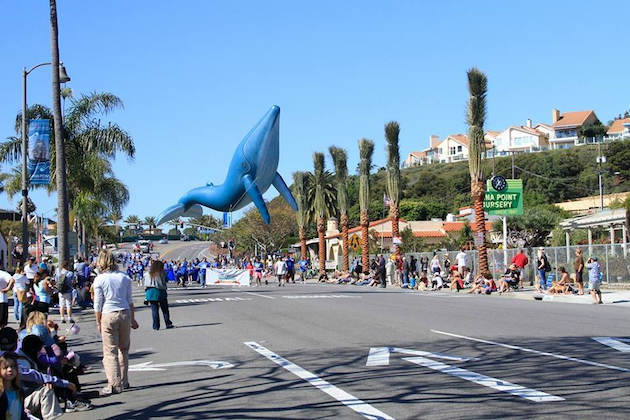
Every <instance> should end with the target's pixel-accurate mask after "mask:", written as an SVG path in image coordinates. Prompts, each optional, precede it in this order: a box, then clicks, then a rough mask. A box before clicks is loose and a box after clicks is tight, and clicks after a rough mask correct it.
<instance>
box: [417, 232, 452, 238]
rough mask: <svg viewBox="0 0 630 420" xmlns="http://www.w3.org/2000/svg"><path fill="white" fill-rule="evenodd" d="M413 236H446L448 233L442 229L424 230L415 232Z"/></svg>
mask: <svg viewBox="0 0 630 420" xmlns="http://www.w3.org/2000/svg"><path fill="white" fill-rule="evenodd" d="M413 236H415V237H416V238H444V237H445V236H446V233H444V232H442V231H441V230H422V231H419V232H414V233H413Z"/></svg>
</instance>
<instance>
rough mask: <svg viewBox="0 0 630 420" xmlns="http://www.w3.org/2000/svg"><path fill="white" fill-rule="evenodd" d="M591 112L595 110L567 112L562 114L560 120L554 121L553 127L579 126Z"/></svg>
mask: <svg viewBox="0 0 630 420" xmlns="http://www.w3.org/2000/svg"><path fill="white" fill-rule="evenodd" d="M591 114H593V111H576V112H565V113H564V114H562V115H560V119H558V121H556V122H555V123H553V125H552V127H577V126H580V125H583V124H584V122H585V121H586V119H587V118H588V117H590V116H591Z"/></svg>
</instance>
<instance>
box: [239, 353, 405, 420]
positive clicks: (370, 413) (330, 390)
mask: <svg viewBox="0 0 630 420" xmlns="http://www.w3.org/2000/svg"><path fill="white" fill-rule="evenodd" d="M244 344H245V345H247V346H249V347H250V348H252V349H253V350H255V351H257V352H258V353H260V354H262V355H263V356H265V357H266V358H267V359H269V360H271V361H272V362H274V363H276V364H278V365H279V366H281V367H283V368H285V369H286V370H288V371H289V372H291V373H292V374H294V375H295V376H297V377H298V378H301V379H303V380H305V381H306V382H308V383H309V384H311V385H313V386H314V387H316V388H318V389H319V390H321V391H323V392H325V393H326V394H328V395H330V396H331V397H333V398H334V399H336V400H337V401H339V402H341V403H342V404H344V405H346V406H347V407H348V408H351V409H352V410H354V411H356V412H357V413H359V414H360V415H362V416H363V417H365V418H367V419H373V420H394V419H393V417H390V416H388V415H387V414H385V413H383V412H382V411H380V410H377V409H376V408H374V407H372V406H371V405H370V404H368V403H366V402H364V401H362V400H360V399H358V398H356V397H355V396H353V395H351V394H349V393H347V392H346V391H344V390H343V389H341V388H337V387H336V386H334V385H333V384H331V383H330V382H327V381H325V380H323V379H322V378H320V377H319V376H317V375H315V374H314V373H311V372H309V371H308V370H306V369H303V368H301V367H299V366H298V365H296V364H295V363H292V362H290V361H288V360H287V359H285V358H283V357H281V356H278V355H277V354H276V353H274V352H272V351H271V350H269V349H267V348H265V347H263V346H261V345H260V344H258V343H256V342H253V341H249V342H246V343H244Z"/></svg>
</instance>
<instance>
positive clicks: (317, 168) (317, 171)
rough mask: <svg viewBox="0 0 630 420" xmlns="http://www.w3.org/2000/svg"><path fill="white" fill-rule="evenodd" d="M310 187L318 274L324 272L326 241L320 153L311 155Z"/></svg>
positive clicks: (322, 162) (323, 183)
mask: <svg viewBox="0 0 630 420" xmlns="http://www.w3.org/2000/svg"><path fill="white" fill-rule="evenodd" d="M311 180H312V182H311V186H312V187H313V188H314V190H315V194H314V195H313V207H312V208H313V211H314V213H315V216H316V217H317V219H316V220H317V237H318V239H319V274H320V275H321V274H324V273H325V272H326V241H325V240H324V234H325V232H326V217H327V216H328V215H327V214H326V213H327V208H326V195H325V185H326V172H325V163H324V154H323V153H320V152H315V153H313V174H312V178H311Z"/></svg>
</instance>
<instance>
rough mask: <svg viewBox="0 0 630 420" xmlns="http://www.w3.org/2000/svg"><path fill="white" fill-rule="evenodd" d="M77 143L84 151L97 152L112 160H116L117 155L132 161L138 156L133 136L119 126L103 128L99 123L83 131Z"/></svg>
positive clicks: (111, 125) (77, 138) (113, 125)
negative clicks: (120, 154)
mask: <svg viewBox="0 0 630 420" xmlns="http://www.w3.org/2000/svg"><path fill="white" fill-rule="evenodd" d="M76 141H77V142H78V143H79V144H80V145H81V146H82V148H83V150H84V151H88V152H96V153H99V154H102V155H103V156H105V157H107V158H110V159H114V158H115V157H116V154H117V153H123V154H125V155H126V156H127V157H128V158H130V159H133V158H134V157H135V154H136V147H135V145H134V143H133V139H132V138H131V135H129V133H127V132H126V131H125V130H123V129H122V128H120V127H119V126H118V125H117V124H112V123H110V124H109V125H107V126H106V127H102V126H100V123H97V124H95V125H93V126H91V127H88V128H86V129H85V130H82V131H81V133H80V134H79V135H78V136H77V137H76Z"/></svg>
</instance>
